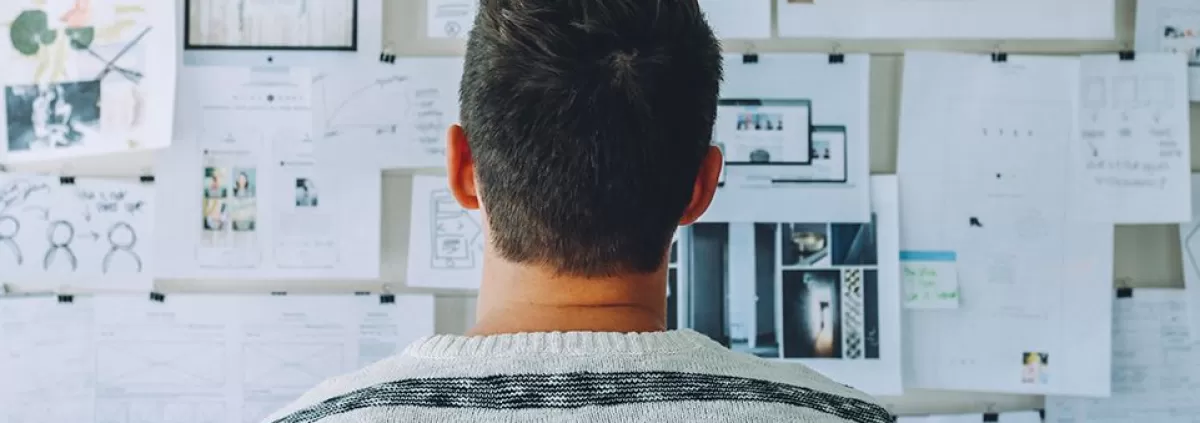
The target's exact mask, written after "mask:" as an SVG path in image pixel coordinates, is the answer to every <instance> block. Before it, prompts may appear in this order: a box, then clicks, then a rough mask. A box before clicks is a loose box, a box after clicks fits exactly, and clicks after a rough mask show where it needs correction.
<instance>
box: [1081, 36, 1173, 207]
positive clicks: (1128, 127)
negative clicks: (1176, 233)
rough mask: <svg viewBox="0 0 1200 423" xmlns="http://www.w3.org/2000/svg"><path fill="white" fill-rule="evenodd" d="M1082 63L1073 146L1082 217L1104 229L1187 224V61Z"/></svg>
mask: <svg viewBox="0 0 1200 423" xmlns="http://www.w3.org/2000/svg"><path fill="white" fill-rule="evenodd" d="M1080 60H1081V61H1080V91H1079V92H1080V99H1079V116H1078V122H1079V125H1078V134H1077V137H1076V138H1077V140H1076V142H1075V144H1074V148H1073V151H1074V153H1075V158H1076V159H1075V160H1076V166H1077V167H1076V169H1075V171H1074V180H1075V184H1076V187H1077V189H1076V190H1075V191H1076V192H1078V193H1079V195H1080V197H1081V198H1079V201H1080V203H1079V212H1080V213H1082V214H1084V215H1085V216H1087V218H1088V219H1089V220H1091V221H1094V222H1103V223H1177V222H1186V221H1188V220H1189V219H1190V218H1191V202H1190V201H1188V198H1189V197H1188V195H1189V193H1190V192H1191V178H1190V176H1189V173H1190V172H1191V166H1190V159H1191V153H1190V151H1189V150H1190V147H1189V141H1188V137H1189V135H1190V128H1189V122H1188V94H1187V89H1186V87H1187V84H1188V81H1187V62H1186V59H1185V58H1184V57H1183V56H1182V55H1177V54H1170V53H1138V54H1137V56H1136V57H1125V58H1120V57H1118V56H1116V55H1113V54H1106V55H1091V56H1084V57H1083V58H1082V59H1080Z"/></svg>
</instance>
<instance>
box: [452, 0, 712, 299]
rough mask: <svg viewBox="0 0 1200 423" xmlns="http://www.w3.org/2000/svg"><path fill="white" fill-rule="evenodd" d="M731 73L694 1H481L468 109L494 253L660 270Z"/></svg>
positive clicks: (465, 123) (464, 95)
mask: <svg viewBox="0 0 1200 423" xmlns="http://www.w3.org/2000/svg"><path fill="white" fill-rule="evenodd" d="M720 80H721V56H720V46H719V44H718V42H717V41H716V39H715V37H714V36H713V33H712V30H711V28H710V27H709V26H708V24H707V23H706V22H705V20H704V17H703V14H702V13H701V11H700V8H699V6H698V4H697V2H696V1H695V0H481V1H480V6H479V12H478V15H477V18H476V22H475V26H474V28H473V29H472V31H471V36H470V39H469V41H468V43H467V53H466V64H465V68H464V73H463V81H462V87H461V93H460V97H461V103H462V104H461V115H462V116H461V117H462V127H463V130H464V132H465V133H466V137H467V140H468V141H467V143H468V145H469V147H470V150H471V157H472V159H473V160H474V165H475V174H476V179H477V181H478V183H479V187H478V190H479V195H480V198H481V200H482V203H483V206H484V209H485V211H486V215H487V218H488V226H489V229H490V236H491V243H492V246H493V247H494V249H495V251H496V252H497V253H498V254H499V255H500V256H501V257H503V258H505V259H507V260H509V261H513V262H518V263H524V264H531V265H541V266H546V267H549V268H552V269H553V270H554V271H555V272H558V273H560V274H566V275H573V276H584V277H604V276H613V275H617V274H623V273H649V272H652V271H654V270H656V269H658V268H659V267H660V266H661V265H662V263H663V260H664V256H665V250H666V248H667V247H668V245H669V243H670V238H671V236H672V234H673V233H674V231H675V229H676V227H677V225H678V224H679V221H680V218H681V216H682V214H683V213H684V209H685V207H687V205H688V203H689V202H690V200H691V197H692V190H693V186H694V184H695V181H696V178H697V173H698V171H699V169H700V166H701V163H702V161H703V160H704V157H705V156H706V155H707V153H708V151H709V145H710V142H711V138H712V127H713V119H714V117H715V114H716V107H717V97H718V90H719V85H720Z"/></svg>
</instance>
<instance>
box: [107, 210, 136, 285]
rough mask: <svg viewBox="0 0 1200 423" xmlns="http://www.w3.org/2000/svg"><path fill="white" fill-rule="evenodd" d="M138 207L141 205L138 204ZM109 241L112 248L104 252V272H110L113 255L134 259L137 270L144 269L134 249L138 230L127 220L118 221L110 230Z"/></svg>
mask: <svg viewBox="0 0 1200 423" xmlns="http://www.w3.org/2000/svg"><path fill="white" fill-rule="evenodd" d="M138 207H141V206H140V205H138ZM108 243H109V245H111V248H110V249H109V250H108V253H105V254H104V262H103V264H102V267H103V271H104V273H108V268H109V266H111V264H112V260H113V257H115V256H124V257H125V258H127V259H129V260H132V261H133V264H134V266H136V267H137V271H138V272H141V271H142V258H141V257H138V255H137V252H135V251H133V247H134V246H136V245H137V232H136V231H134V230H133V226H130V225H129V224H128V223H125V222H117V223H116V224H115V225H113V226H112V228H109V230H108Z"/></svg>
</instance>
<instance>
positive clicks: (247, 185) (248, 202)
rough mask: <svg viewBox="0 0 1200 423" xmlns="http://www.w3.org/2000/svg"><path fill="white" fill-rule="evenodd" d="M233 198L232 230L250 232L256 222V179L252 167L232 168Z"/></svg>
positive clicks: (231, 201) (231, 202)
mask: <svg viewBox="0 0 1200 423" xmlns="http://www.w3.org/2000/svg"><path fill="white" fill-rule="evenodd" d="M233 175H234V176H233V178H234V179H233V198H232V199H230V200H229V203H230V208H231V209H232V210H230V217H231V221H232V224H233V231H234V232H252V231H254V229H255V227H256V226H257V224H258V197H257V195H256V194H257V190H258V181H257V178H256V175H257V172H256V169H254V168H249V167H235V168H233Z"/></svg>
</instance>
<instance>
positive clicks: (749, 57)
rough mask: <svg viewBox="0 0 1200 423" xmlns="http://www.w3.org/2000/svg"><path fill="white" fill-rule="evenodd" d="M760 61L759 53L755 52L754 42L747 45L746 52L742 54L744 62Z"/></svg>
mask: <svg viewBox="0 0 1200 423" xmlns="http://www.w3.org/2000/svg"><path fill="white" fill-rule="evenodd" d="M755 63H758V53H755V52H754V44H753V43H751V44H750V45H749V46H747V47H746V53H744V54H742V64H743V65H752V64H755Z"/></svg>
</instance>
